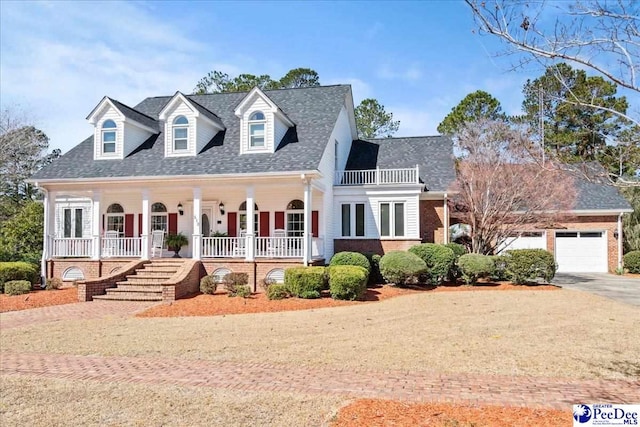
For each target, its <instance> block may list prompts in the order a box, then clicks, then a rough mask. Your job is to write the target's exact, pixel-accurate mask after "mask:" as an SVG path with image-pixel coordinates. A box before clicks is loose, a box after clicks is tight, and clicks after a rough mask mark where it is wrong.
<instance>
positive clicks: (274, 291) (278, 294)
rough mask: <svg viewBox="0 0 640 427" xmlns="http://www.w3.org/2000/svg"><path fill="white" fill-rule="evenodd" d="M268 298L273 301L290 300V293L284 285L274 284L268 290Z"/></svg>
mask: <svg viewBox="0 0 640 427" xmlns="http://www.w3.org/2000/svg"><path fill="white" fill-rule="evenodd" d="M265 292H266V294H267V298H269V299H270V300H273V299H285V298H289V291H287V287H286V286H285V285H282V284H278V283H274V284H272V285H270V286H269V287H268V288H267V289H266V291H265Z"/></svg>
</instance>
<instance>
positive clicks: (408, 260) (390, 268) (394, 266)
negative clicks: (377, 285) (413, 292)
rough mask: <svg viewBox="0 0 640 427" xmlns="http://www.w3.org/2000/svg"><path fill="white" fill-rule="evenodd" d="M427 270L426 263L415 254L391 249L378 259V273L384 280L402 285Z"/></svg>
mask: <svg viewBox="0 0 640 427" xmlns="http://www.w3.org/2000/svg"><path fill="white" fill-rule="evenodd" d="M426 270H427V264H426V263H425V262H424V261H423V260H422V259H421V258H420V257H419V256H417V255H416V254H413V253H411V252H405V251H391V252H389V253H387V254H385V255H384V256H383V257H382V258H381V259H380V274H382V277H383V278H384V280H386V281H387V282H389V283H393V284H395V285H399V286H402V285H404V284H405V283H406V282H407V281H408V280H410V279H414V278H415V279H417V277H418V276H419V275H420V274H422V273H424V272H425V271H426Z"/></svg>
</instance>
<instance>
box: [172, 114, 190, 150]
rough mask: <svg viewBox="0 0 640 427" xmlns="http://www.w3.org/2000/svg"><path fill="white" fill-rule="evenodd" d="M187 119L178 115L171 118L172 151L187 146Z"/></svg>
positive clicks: (184, 148)
mask: <svg viewBox="0 0 640 427" xmlns="http://www.w3.org/2000/svg"><path fill="white" fill-rule="evenodd" d="M188 137H189V120H187V118H186V117H185V116H178V117H176V118H175V119H174V120H173V149H174V151H180V150H186V149H187V148H188Z"/></svg>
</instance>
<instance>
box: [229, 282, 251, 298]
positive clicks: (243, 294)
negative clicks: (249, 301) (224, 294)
mask: <svg viewBox="0 0 640 427" xmlns="http://www.w3.org/2000/svg"><path fill="white" fill-rule="evenodd" d="M229 296H231V297H240V298H249V297H250V296H251V289H250V288H249V286H248V285H237V286H236V287H235V293H234V294H233V295H231V294H229Z"/></svg>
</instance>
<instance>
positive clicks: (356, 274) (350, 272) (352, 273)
mask: <svg viewBox="0 0 640 427" xmlns="http://www.w3.org/2000/svg"><path fill="white" fill-rule="evenodd" d="M367 277H368V273H367V270H366V269H365V268H363V267H360V266H357V265H336V266H333V267H329V292H330V293H331V298H333V299H343V300H351V301H353V300H356V299H358V298H360V297H362V295H364V293H365V291H366V290H367Z"/></svg>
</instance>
